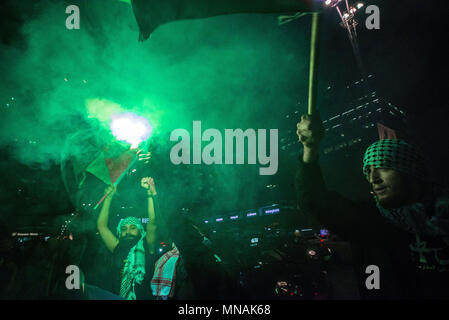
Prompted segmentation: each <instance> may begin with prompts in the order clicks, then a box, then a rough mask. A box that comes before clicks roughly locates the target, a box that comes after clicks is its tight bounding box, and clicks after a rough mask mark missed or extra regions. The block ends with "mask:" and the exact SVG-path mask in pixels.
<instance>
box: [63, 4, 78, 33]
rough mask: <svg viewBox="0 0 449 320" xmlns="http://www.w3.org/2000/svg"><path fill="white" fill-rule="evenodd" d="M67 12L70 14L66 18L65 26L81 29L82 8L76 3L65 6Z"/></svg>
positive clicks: (70, 28) (71, 28)
mask: <svg viewBox="0 0 449 320" xmlns="http://www.w3.org/2000/svg"><path fill="white" fill-rule="evenodd" d="M65 13H67V14H69V16H68V17H67V18H66V19H65V27H66V28H67V29H69V30H73V29H76V30H79V28H80V8H79V7H78V6H75V5H74V4H72V5H70V6H67V8H65Z"/></svg>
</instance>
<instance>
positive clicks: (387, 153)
mask: <svg viewBox="0 0 449 320" xmlns="http://www.w3.org/2000/svg"><path fill="white" fill-rule="evenodd" d="M425 162H426V161H425V158H424V156H423V153H422V152H421V151H420V150H419V149H418V148H417V147H415V146H413V145H411V144H409V143H407V142H406V141H404V140H400V139H383V140H379V141H376V142H374V143H373V144H372V145H371V146H369V147H368V149H366V152H365V156H364V157H363V173H364V175H365V177H366V179H368V178H369V177H368V167H369V166H371V165H372V166H374V168H387V169H394V170H396V171H399V172H402V173H405V174H407V175H410V176H412V177H415V178H418V179H421V180H424V179H425V178H426V165H425Z"/></svg>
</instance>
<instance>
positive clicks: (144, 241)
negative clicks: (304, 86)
mask: <svg viewBox="0 0 449 320" xmlns="http://www.w3.org/2000/svg"><path fill="white" fill-rule="evenodd" d="M324 132H325V131H324V128H323V124H322V122H321V119H320V118H319V115H318V114H314V115H303V116H302V118H301V121H300V122H299V123H298V124H297V135H298V138H299V141H300V142H301V143H302V145H303V152H302V154H301V155H300V157H299V160H298V167H297V169H296V177H295V182H296V189H297V203H298V206H299V212H300V213H301V214H302V215H306V216H307V217H308V218H309V219H310V221H314V223H317V224H319V225H320V226H323V227H325V228H327V229H330V230H332V231H333V232H334V233H336V234H338V235H339V236H340V237H341V238H342V239H344V240H346V241H348V242H350V243H351V245H352V249H353V252H354V266H355V268H356V270H357V274H358V276H359V281H360V283H363V284H364V283H365V282H364V281H365V279H366V276H367V275H366V273H365V271H366V268H367V267H368V266H373V265H374V266H376V267H377V268H378V270H380V288H375V289H373V288H368V287H364V286H363V285H361V286H360V287H361V288H362V292H361V298H362V299H444V298H449V292H448V290H447V288H448V287H449V191H448V190H447V189H445V188H443V187H441V186H437V185H435V184H434V183H432V182H431V181H429V180H428V174H427V171H428V165H427V163H428V162H427V160H426V157H425V155H424V154H423V153H422V152H421V151H420V150H419V149H418V148H417V147H416V146H414V145H413V144H411V143H409V142H407V141H404V140H401V139H382V140H378V141H375V142H374V143H373V144H371V145H370V146H369V147H368V148H367V150H366V152H365V154H364V156H363V166H362V174H363V175H364V176H365V177H366V180H367V182H368V183H369V184H370V186H371V188H372V195H373V199H372V201H368V202H356V201H352V200H349V199H346V198H344V197H343V196H341V195H340V194H339V193H338V192H334V191H331V190H328V189H327V187H326V184H325V182H324V181H325V180H324V178H323V176H322V173H321V169H320V166H319V150H320V142H321V140H322V139H323V137H324ZM141 188H142V190H143V191H144V192H145V194H146V198H147V202H146V204H145V205H146V208H147V214H148V216H147V218H148V223H147V224H146V227H144V226H143V224H142V222H141V219H138V218H137V217H133V216H129V217H126V218H124V219H122V220H120V222H119V224H118V225H117V227H116V230H113V229H112V230H111V229H110V219H109V216H110V208H111V203H112V202H113V200H114V194H115V193H116V188H115V187H114V186H108V187H107V188H106V191H105V194H106V195H107V196H106V198H105V200H104V202H103V204H102V207H101V210H100V212H99V214H98V216H97V221H96V222H97V223H96V227H97V230H98V233H99V235H100V238H101V240H102V242H103V244H104V246H105V248H106V249H107V250H106V252H108V254H109V255H110V257H109V259H108V260H107V261H110V263H109V264H108V265H104V266H102V267H103V269H104V270H107V273H108V275H109V276H108V279H107V280H108V281H109V282H110V283H109V284H108V286H107V288H105V287H101V286H99V285H98V284H94V283H91V281H90V280H89V279H92V275H89V274H88V272H89V270H81V273H82V274H83V277H82V281H81V282H82V283H81V286H80V289H79V290H77V291H70V290H67V288H66V287H65V285H64V284H65V278H66V276H67V275H66V274H65V273H62V272H61V270H65V267H66V266H67V265H68V264H73V261H76V259H73V256H76V255H77V254H79V252H78V253H73V250H71V249H70V245H69V242H70V241H62V240H52V241H47V242H40V243H39V244H38V245H36V246H34V247H33V248H23V246H22V248H18V247H17V244H15V243H14V242H13V241H12V239H11V237H10V232H9V230H6V229H5V230H2V235H1V242H0V253H1V260H0V282H1V286H0V290H1V292H0V295H1V298H2V299H53V298H56V299H58V298H66V299H93V300H97V299H118V300H120V299H123V300H140V299H144V300H167V299H214V300H218V299H239V298H248V296H246V295H245V293H244V292H243V291H242V288H241V287H239V282H238V279H235V277H233V275H232V274H231V273H230V272H229V270H227V268H226V267H225V264H223V263H221V260H220V259H217V255H216V253H215V252H214V250H213V249H212V247H211V245H210V240H209V239H208V238H207V237H206V236H205V235H204V234H203V233H202V231H201V228H199V227H198V226H196V225H195V224H194V223H193V222H192V221H190V220H189V218H188V217H187V216H183V215H170V214H168V213H161V212H159V210H157V207H158V206H157V201H158V200H157V199H158V198H157V192H156V187H155V182H154V180H153V179H152V178H151V177H144V178H142V180H141ZM161 230H166V231H168V234H169V239H170V241H169V246H170V250H167V251H165V252H159V250H157V246H156V243H158V241H159V238H160V231H161ZM274 272H275V271H274ZM84 273H87V274H86V275H85V276H84ZM68 291H70V292H68ZM252 298H257V297H252Z"/></svg>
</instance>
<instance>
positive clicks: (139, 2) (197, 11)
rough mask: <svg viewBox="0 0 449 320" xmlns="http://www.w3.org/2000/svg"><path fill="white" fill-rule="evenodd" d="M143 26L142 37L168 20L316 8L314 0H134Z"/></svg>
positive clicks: (293, 11)
mask: <svg viewBox="0 0 449 320" xmlns="http://www.w3.org/2000/svg"><path fill="white" fill-rule="evenodd" d="M131 4H132V8H133V11H134V15H135V17H136V20H137V24H138V26H139V30H140V36H139V40H140V41H144V40H146V39H148V38H149V36H150V35H151V33H152V32H153V31H154V30H156V28H157V27H158V26H160V25H162V24H164V23H167V22H170V21H176V20H185V19H200V18H209V17H214V16H219V15H225V14H236V13H280V14H286V13H297V12H312V11H313V0H131Z"/></svg>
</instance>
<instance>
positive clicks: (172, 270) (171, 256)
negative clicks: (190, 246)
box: [151, 247, 179, 299]
mask: <svg viewBox="0 0 449 320" xmlns="http://www.w3.org/2000/svg"><path fill="white" fill-rule="evenodd" d="M178 260H179V251H178V249H177V248H176V247H175V248H173V250H171V251H168V252H166V253H165V254H164V255H163V256H162V257H160V258H159V260H158V261H157V262H156V267H155V269H154V275H153V278H152V279H151V291H152V292H153V295H154V296H155V297H162V298H163V299H166V298H167V297H173V294H174V291H175V290H174V289H175V280H176V266H177V263H178Z"/></svg>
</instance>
